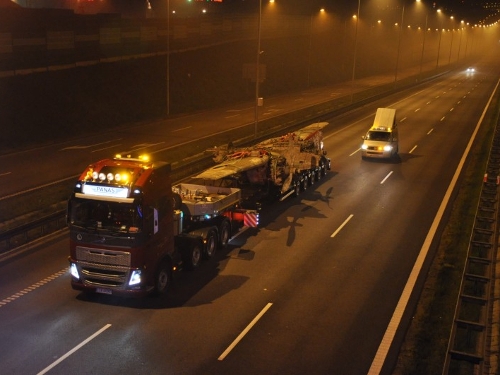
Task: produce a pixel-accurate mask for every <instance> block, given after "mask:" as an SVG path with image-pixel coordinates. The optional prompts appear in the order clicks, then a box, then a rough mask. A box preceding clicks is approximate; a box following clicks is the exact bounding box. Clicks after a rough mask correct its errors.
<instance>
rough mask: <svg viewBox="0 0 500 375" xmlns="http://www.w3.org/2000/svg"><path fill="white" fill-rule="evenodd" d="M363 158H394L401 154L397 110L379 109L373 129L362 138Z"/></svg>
mask: <svg viewBox="0 0 500 375" xmlns="http://www.w3.org/2000/svg"><path fill="white" fill-rule="evenodd" d="M361 138H362V139H363V144H362V145H361V157H362V158H363V159H365V158H387V159H388V158H392V157H394V156H396V155H397V154H398V152H399V143H398V126H397V123H396V110H395V109H393V108H378V109H377V113H376V114H375V120H374V121H373V125H372V127H371V128H370V129H369V130H368V132H367V133H366V135H364V136H363V137H361Z"/></svg>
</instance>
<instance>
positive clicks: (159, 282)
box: [155, 261, 172, 295]
mask: <svg viewBox="0 0 500 375" xmlns="http://www.w3.org/2000/svg"><path fill="white" fill-rule="evenodd" d="M171 278H172V273H171V270H170V264H169V263H168V262H167V261H163V262H162V263H161V264H160V266H159V267H158V270H157V271H156V275H155V294H158V295H164V294H166V293H167V290H168V287H169V286H170V279H171Z"/></svg>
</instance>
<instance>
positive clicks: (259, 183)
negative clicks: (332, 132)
mask: <svg viewBox="0 0 500 375" xmlns="http://www.w3.org/2000/svg"><path fill="white" fill-rule="evenodd" d="M326 125H328V123H327V122H319V123H314V124H311V125H309V126H306V127H305V128H302V129H300V130H298V131H295V132H292V133H288V134H286V135H283V136H280V137H275V138H270V139H268V140H265V141H263V142H260V143H258V144H256V145H255V146H251V147H242V148H234V147H232V146H231V145H227V146H223V147H218V148H214V149H211V150H209V151H211V152H213V153H214V156H213V159H214V161H215V162H216V163H217V164H216V165H214V166H213V167H211V168H209V169H207V170H205V171H203V172H202V173H200V174H198V175H197V176H196V177H195V178H196V179H198V180H203V181H212V182H211V183H212V184H214V185H217V186H235V187H240V188H242V189H243V190H244V192H245V190H247V191H248V190H250V189H252V190H255V189H256V188H257V189H259V191H260V192H262V191H263V190H265V191H266V192H267V193H268V195H269V194H270V195H271V196H275V197H278V198H279V199H280V200H283V199H285V198H286V197H288V196H289V195H291V194H293V193H295V194H297V195H298V194H299V193H300V191H301V190H305V189H307V187H308V186H310V185H312V184H313V183H314V182H315V181H317V180H319V179H320V178H322V177H323V176H324V175H325V174H326V171H327V170H330V168H331V162H330V159H329V158H327V157H326V151H325V150H324V148H323V132H322V130H323V128H324V127H325V126H326ZM263 188H264V189H263ZM266 189H267V190H266Z"/></svg>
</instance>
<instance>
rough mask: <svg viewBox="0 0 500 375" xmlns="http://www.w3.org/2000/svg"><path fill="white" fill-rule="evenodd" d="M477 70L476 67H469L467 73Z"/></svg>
mask: <svg viewBox="0 0 500 375" xmlns="http://www.w3.org/2000/svg"><path fill="white" fill-rule="evenodd" d="M475 71H476V69H474V68H467V73H473V72H475Z"/></svg>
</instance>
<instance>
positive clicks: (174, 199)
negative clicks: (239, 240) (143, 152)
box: [67, 155, 259, 296]
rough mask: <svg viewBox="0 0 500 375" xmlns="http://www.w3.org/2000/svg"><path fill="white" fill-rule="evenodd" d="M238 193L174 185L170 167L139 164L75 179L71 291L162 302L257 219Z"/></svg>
mask: <svg viewBox="0 0 500 375" xmlns="http://www.w3.org/2000/svg"><path fill="white" fill-rule="evenodd" d="M240 200H241V190H240V189H237V188H229V187H227V188H225V187H214V186H204V185H195V184H177V185H174V186H172V181H171V166H170V164H169V163H167V162H151V161H149V160H148V159H147V158H144V157H140V158H132V157H130V156H127V157H122V156H120V155H118V156H116V157H115V158H112V159H104V160H101V161H98V162H96V163H93V164H91V165H89V166H88V167H87V168H86V169H85V170H84V171H83V173H82V174H81V175H80V177H79V179H78V181H77V182H76V184H75V186H74V191H73V193H72V195H71V197H70V198H69V200H68V208H67V224H68V227H69V235H70V255H69V264H70V273H71V286H72V287H73V289H75V290H80V291H85V292H96V293H103V294H111V295H132V296H144V295H146V294H149V293H156V294H164V293H166V292H167V289H168V286H169V284H170V282H171V279H172V277H173V275H174V271H176V270H180V269H194V268H196V267H197V266H198V265H199V264H200V262H201V260H202V259H203V258H211V257H213V256H214V254H215V252H216V250H217V249H219V248H223V247H225V246H226V245H227V243H228V241H229V240H230V238H231V236H232V235H233V234H235V233H236V232H237V231H239V230H240V229H241V228H242V227H243V226H251V227H256V226H257V225H258V219H259V213H258V212H257V211H253V210H248V209H243V208H241V205H240Z"/></svg>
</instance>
